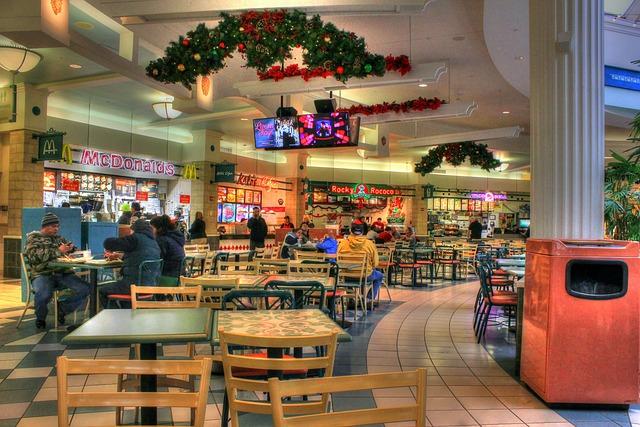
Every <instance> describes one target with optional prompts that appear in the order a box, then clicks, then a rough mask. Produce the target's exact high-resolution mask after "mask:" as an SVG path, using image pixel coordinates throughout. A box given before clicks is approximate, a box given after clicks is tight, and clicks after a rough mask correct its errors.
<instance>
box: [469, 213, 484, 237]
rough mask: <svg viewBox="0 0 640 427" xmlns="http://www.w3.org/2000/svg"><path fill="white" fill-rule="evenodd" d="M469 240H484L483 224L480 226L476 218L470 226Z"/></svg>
mask: <svg viewBox="0 0 640 427" xmlns="http://www.w3.org/2000/svg"><path fill="white" fill-rule="evenodd" d="M469 238H470V239H482V224H480V221H478V218H474V219H473V221H472V222H471V224H469Z"/></svg>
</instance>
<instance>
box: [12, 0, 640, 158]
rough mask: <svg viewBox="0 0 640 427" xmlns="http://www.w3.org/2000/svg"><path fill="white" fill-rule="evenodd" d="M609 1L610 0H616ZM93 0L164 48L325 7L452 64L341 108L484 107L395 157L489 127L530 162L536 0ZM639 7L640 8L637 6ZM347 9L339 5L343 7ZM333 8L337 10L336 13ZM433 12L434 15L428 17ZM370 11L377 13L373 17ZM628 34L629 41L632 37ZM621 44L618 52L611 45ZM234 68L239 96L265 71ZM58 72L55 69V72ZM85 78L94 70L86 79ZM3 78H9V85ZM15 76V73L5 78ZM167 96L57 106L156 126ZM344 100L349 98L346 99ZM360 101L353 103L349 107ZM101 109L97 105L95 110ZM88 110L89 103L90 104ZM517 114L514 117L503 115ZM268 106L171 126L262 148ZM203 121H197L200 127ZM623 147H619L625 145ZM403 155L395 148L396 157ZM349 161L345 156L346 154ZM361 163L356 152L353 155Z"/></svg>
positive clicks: (96, 96)
mask: <svg viewBox="0 0 640 427" xmlns="http://www.w3.org/2000/svg"><path fill="white" fill-rule="evenodd" d="M607 1H609V0H607ZM90 2H91V3H92V4H93V5H94V6H96V7H97V8H99V9H101V10H102V11H103V12H105V13H107V14H109V15H110V16H112V17H114V18H117V19H120V18H122V17H124V18H123V20H122V22H123V23H125V24H126V23H131V24H128V25H126V26H127V27H128V28H129V29H131V30H132V31H134V32H135V33H136V35H137V36H138V37H140V38H142V39H144V40H146V41H147V42H149V43H152V44H154V45H155V46H156V47H158V48H164V47H165V46H166V45H167V44H168V42H169V41H171V40H175V39H177V37H178V36H179V35H181V34H184V33H186V32H187V31H188V30H189V29H192V28H194V27H195V25H197V24H198V23H199V22H202V21H206V22H207V23H208V24H209V25H215V22H216V21H215V18H216V17H217V16H218V14H219V12H220V11H221V10H227V9H229V5H232V8H233V9H234V10H240V9H247V8H258V7H265V6H268V3H269V4H270V3H274V4H275V3H277V4H278V5H279V6H280V7H286V6H290V7H294V6H298V7H299V6H302V7H303V8H305V9H306V10H322V11H323V12H324V13H323V19H324V20H326V21H331V22H333V23H334V24H335V25H336V26H338V27H339V28H344V29H346V30H349V31H354V32H355V33H357V34H358V35H360V36H363V37H364V38H365V39H366V40H367V47H368V49H369V50H370V51H372V52H376V53H380V54H383V55H386V54H394V55H400V54H406V55H409V56H410V58H411V61H412V62H413V63H415V64H417V63H424V62H432V61H446V62H447V64H448V68H449V71H448V73H447V74H446V75H445V76H444V77H442V78H441V79H440V81H438V82H437V83H435V84H432V85H429V87H427V88H419V87H417V85H415V86H414V85H409V86H391V87H380V88H375V89H350V90H343V91H342V92H341V93H334V96H335V97H338V99H339V104H341V105H342V106H347V105H349V103H350V102H351V101H355V102H360V103H364V104H371V103H378V102H384V101H389V102H390V101H404V100H408V99H411V98H415V97H417V96H424V97H434V96H437V97H440V98H443V99H445V100H448V101H451V102H456V101H460V102H472V101H476V102H477V103H478V106H479V108H478V109H477V111H476V112H474V113H473V114H472V115H471V117H468V118H456V119H441V120H431V121H418V122H404V123H393V124H390V125H389V129H390V132H391V153H392V159H393V161H397V162H400V163H402V162H408V163H410V162H411V161H412V160H414V159H415V158H417V157H419V156H420V155H422V154H424V153H425V149H424V148H422V149H414V150H399V149H398V146H397V143H396V141H397V140H398V139H406V138H418V137H425V136H434V135H440V134H447V133H457V132H465V131H473V130H481V129H493V128H502V127H508V126H521V127H522V128H523V129H524V131H523V132H522V134H521V136H520V137H519V138H518V139H517V140H508V139H504V140H499V141H488V143H489V145H490V147H493V148H494V149H495V150H496V152H497V153H498V155H499V156H500V157H501V158H503V159H505V160H506V161H508V162H509V163H510V168H514V167H522V166H525V165H527V164H528V161H529V159H528V153H527V149H526V147H527V146H528V130H529V101H528V98H527V94H528V91H529V68H528V59H529V58H528V43H529V39H528V18H527V16H528V1H527V0H484V1H483V0H446V1H444V0H441V1H424V0H340V1H337V0H314V1H306V0H289V1H278V2H269V1H237V2H228V1H221V0H136V1H128V0H90ZM634 4H635V3H634ZM337 5H339V6H337ZM327 7H330V9H331V10H330V11H328V9H327ZM423 8H424V11H422V10H423ZM364 12H367V13H364ZM629 31H630V30H629V28H628V27H625V31H620V32H615V31H613V32H611V34H608V35H607V39H606V40H607V50H605V56H606V58H607V59H606V60H607V63H608V64H611V65H619V66H620V64H626V65H625V67H626V68H628V67H629V65H628V62H629V60H630V58H631V57H632V56H635V57H634V58H631V59H638V58H640V43H637V42H635V43H631V46H630V42H629V39H628V37H632V36H633V35H632V34H631V35H630V34H629ZM625 37H626V38H625ZM610 46H613V47H610ZM64 53H65V55H60V54H58V57H56V54H55V52H46V53H45V61H44V62H43V64H42V65H41V68H39V69H37V70H39V71H34V72H32V73H28V74H25V77H24V78H25V79H26V80H27V81H31V82H34V83H43V82H47V81H52V80H60V75H62V77H64V76H69V75H71V74H70V71H69V70H68V63H70V61H73V62H79V61H81V60H82V58H74V57H72V56H70V55H69V54H68V53H67V52H64ZM86 65H87V66H86V68H85V69H83V70H84V71H83V72H86V73H87V74H91V73H94V74H99V73H103V72H108V70H104V69H99V68H98V69H96V70H93V69H92V68H91V67H92V66H93V65H95V64H91V63H87V64H86ZM227 65H228V66H227V68H225V69H224V70H222V71H221V72H219V73H218V74H217V75H216V76H215V79H214V85H215V87H217V88H224V89H225V91H224V92H225V93H227V94H230V95H234V92H233V89H232V88H233V83H235V82H238V81H250V80H255V79H256V75H255V71H254V70H252V69H247V68H244V67H243V66H242V65H243V59H242V58H241V57H240V55H236V57H235V58H233V59H231V60H229V61H228V63H227ZM52 70H53V71H56V70H57V71H56V73H57V74H56V73H53V71H52ZM83 75H84V74H83ZM2 77H3V75H2V74H0V80H1V79H2ZM5 77H6V76H5ZM164 96H165V95H164V94H163V93H162V92H160V91H157V90H154V89H150V88H148V87H145V86H143V85H141V84H139V83H133V82H131V83H127V84H122V83H117V84H105V85H102V86H100V85H96V86H95V87H91V88H87V87H81V88H74V89H62V90H58V91H57V92H56V93H54V94H53V95H52V99H53V101H54V102H53V103H52V105H58V106H60V105H63V104H64V103H69V102H75V105H78V106H80V107H78V114H79V115H82V114H86V113H87V109H88V108H92V109H93V111H94V112H98V111H100V110H101V109H102V110H104V112H108V113H105V114H115V115H117V116H118V117H119V118H120V119H122V117H124V118H126V117H127V116H128V117H134V118H135V124H136V126H139V127H140V128H146V129H148V128H154V127H157V126H155V125H154V122H157V121H158V118H157V117H156V116H155V115H154V113H153V112H152V110H151V103H153V102H157V101H159V100H160V99H161V98H162V97H164ZM319 96H321V97H324V96H327V94H326V93H312V94H308V95H299V96H295V97H294V101H296V102H297V103H298V104H301V105H303V109H304V110H306V111H313V103H312V101H313V99H315V98H318V97H319ZM342 97H344V100H342ZM347 100H351V101H347ZM254 101H258V102H260V103H262V104H263V105H265V106H268V107H269V108H270V109H272V108H275V106H277V105H278V104H279V97H271V98H263V99H257V100H254ZM90 104H91V105H92V106H91V107H89V105H90ZM215 105H216V107H215V109H216V111H228V110H234V109H237V108H243V106H244V107H246V106H247V104H246V102H245V103H243V102H242V101H238V100H237V99H217V100H216V104H215ZM82 106H84V107H82ZM504 111H508V112H509V114H503V112H504ZM261 114H262V113H261V112H260V111H259V110H258V109H255V110H249V111H247V110H246V108H244V109H242V112H241V113H238V114H236V115H234V116H233V117H231V118H229V117H225V118H224V119H220V120H206V119H205V117H203V118H202V120H198V119H197V118H195V119H194V117H193V116H183V117H187V118H188V120H183V121H182V122H181V121H180V120H178V121H176V122H175V123H173V124H172V125H171V126H172V127H173V128H175V129H177V130H179V131H180V132H189V131H191V130H193V129H199V128H204V127H207V128H210V129H214V130H218V131H221V132H223V133H225V134H227V135H228V139H229V140H230V141H234V143H235V141H238V144H240V146H242V144H246V147H245V148H244V149H250V146H251V144H252V131H251V121H250V120H246V121H242V120H240V119H241V118H248V119H251V118H253V117H259V116H260V115H261ZM628 114H629V112H621V111H616V110H611V111H608V113H607V116H606V117H607V123H608V124H611V125H612V126H621V125H624V124H625V120H626V118H625V117H626V115H628ZM196 120H197V121H196ZM625 132H626V131H624V130H618V129H616V128H615V127H608V128H607V143H608V144H614V143H615V144H617V145H616V147H618V148H619V146H620V144H626V142H624V140H625V138H626V135H625ZM616 149H617V148H616ZM394 150H395V151H394ZM394 153H395V154H394ZM310 154H311V155H312V156H314V158H315V160H314V161H317V162H321V161H328V159H329V158H331V159H333V158H335V154H333V153H329V152H328V151H322V150H319V151H313V152H311V153H310ZM339 155H340V156H342V155H343V154H339ZM344 155H346V156H348V155H351V156H353V157H354V158H355V153H354V152H353V150H350V151H348V152H345V153H344Z"/></svg>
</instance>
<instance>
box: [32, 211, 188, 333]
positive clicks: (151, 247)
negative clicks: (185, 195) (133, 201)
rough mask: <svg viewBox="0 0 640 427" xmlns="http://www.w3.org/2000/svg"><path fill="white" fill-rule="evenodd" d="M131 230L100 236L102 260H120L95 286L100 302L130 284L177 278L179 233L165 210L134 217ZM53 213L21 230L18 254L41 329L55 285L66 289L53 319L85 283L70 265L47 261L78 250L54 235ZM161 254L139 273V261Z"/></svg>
mask: <svg viewBox="0 0 640 427" xmlns="http://www.w3.org/2000/svg"><path fill="white" fill-rule="evenodd" d="M131 231H132V232H131V234H129V235H126V236H123V237H110V238H107V239H105V241H104V256H105V258H106V259H108V260H116V259H121V260H122V271H121V275H120V278H119V279H118V280H116V281H114V282H113V283H109V284H105V285H102V286H100V288H99V299H100V303H101V305H102V307H106V305H107V300H108V296H109V295H110V294H129V293H130V287H131V285H132V284H138V285H155V284H156V282H157V278H158V277H159V276H160V275H163V276H170V277H179V276H180V269H181V266H182V262H183V259H184V257H185V252H184V244H185V238H184V235H183V234H182V233H181V232H180V231H179V230H177V229H176V226H175V224H174V223H173V222H172V221H171V219H170V218H169V217H168V216H167V215H162V216H157V217H154V218H152V219H151V221H146V220H143V219H138V220H136V221H134V222H133V223H132V225H131ZM59 233H60V220H59V218H58V217H57V216H56V215H55V214H53V213H51V212H48V213H46V214H45V215H44V217H43V218H42V222H41V226H40V230H37V231H33V232H31V233H29V234H28V235H27V241H26V246H25V249H24V257H25V261H26V265H27V266H28V269H29V271H28V273H29V277H30V279H31V288H32V291H33V293H34V306H35V314H36V327H37V328H40V329H45V328H46V318H47V313H48V310H47V305H48V304H49V302H50V301H51V299H52V298H53V294H54V292H55V291H56V290H59V289H64V288H69V289H71V291H72V292H70V293H69V294H68V295H65V296H64V297H63V298H59V300H58V319H57V320H58V323H59V324H62V325H64V323H65V320H66V319H65V317H66V315H67V314H69V313H73V312H74V311H76V310H77V309H78V308H80V307H81V306H83V305H84V304H85V303H86V299H87V297H88V295H89V289H90V287H89V284H88V283H87V282H86V281H84V280H83V279H82V278H81V277H79V276H78V275H77V274H76V273H75V272H74V271H73V270H72V269H70V268H60V267H52V266H51V263H52V262H55V261H57V260H59V259H60V258H64V257H66V256H68V255H70V254H71V253H73V252H75V251H77V250H78V248H77V247H75V246H74V244H73V243H71V242H70V241H68V240H67V239H65V238H64V237H62V236H61V235H60V234H59ZM158 259H162V260H163V263H162V269H160V266H159V265H157V266H151V267H150V268H148V269H144V270H143V271H142V272H140V269H139V266H140V265H141V264H142V263H143V262H145V261H151V260H158Z"/></svg>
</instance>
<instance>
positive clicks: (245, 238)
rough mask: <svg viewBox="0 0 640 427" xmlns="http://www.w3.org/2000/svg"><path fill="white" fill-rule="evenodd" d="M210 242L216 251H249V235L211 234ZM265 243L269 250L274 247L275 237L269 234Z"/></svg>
mask: <svg viewBox="0 0 640 427" xmlns="http://www.w3.org/2000/svg"><path fill="white" fill-rule="evenodd" d="M208 240H209V245H210V246H211V248H212V249H214V250H249V233H241V234H211V235H209V236H208ZM264 243H265V248H267V249H269V248H271V247H273V246H274V245H275V235H273V234H267V238H266V239H265V241H264Z"/></svg>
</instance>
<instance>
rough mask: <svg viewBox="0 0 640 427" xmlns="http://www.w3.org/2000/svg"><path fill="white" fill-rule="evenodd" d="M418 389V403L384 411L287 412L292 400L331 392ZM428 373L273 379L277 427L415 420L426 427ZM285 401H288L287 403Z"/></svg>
mask: <svg viewBox="0 0 640 427" xmlns="http://www.w3.org/2000/svg"><path fill="white" fill-rule="evenodd" d="M395 387H415V389H416V390H417V393H416V402H415V403H414V404H399V405H393V406H384V407H382V408H371V409H352V410H348V411H340V412H331V413H328V412H325V413H317V414H310V415H307V414H291V415H289V414H288V413H287V411H286V403H287V402H288V400H287V399H288V398H292V397H296V396H307V395H315V394H321V395H322V396H324V395H326V394H327V393H343V392H351V391H361V390H376V389H391V388H395ZM426 388H427V370H426V369H424V368H421V369H418V370H416V371H409V372H389V373H384V374H368V375H351V376H340V377H332V378H327V377H324V378H309V379H299V380H297V379H292V380H287V381H282V380H280V379H278V378H269V395H270V397H271V402H272V403H271V405H272V408H273V409H272V417H273V425H274V426H275V427H297V426H300V427H320V426H335V427H338V426H362V425H369V424H382V423H392V422H401V421H407V422H409V421H412V422H414V423H415V424H413V425H415V426H417V427H424V426H425V425H426V420H425V417H426V413H425V411H426V406H427V394H426ZM283 400H284V401H283Z"/></svg>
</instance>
